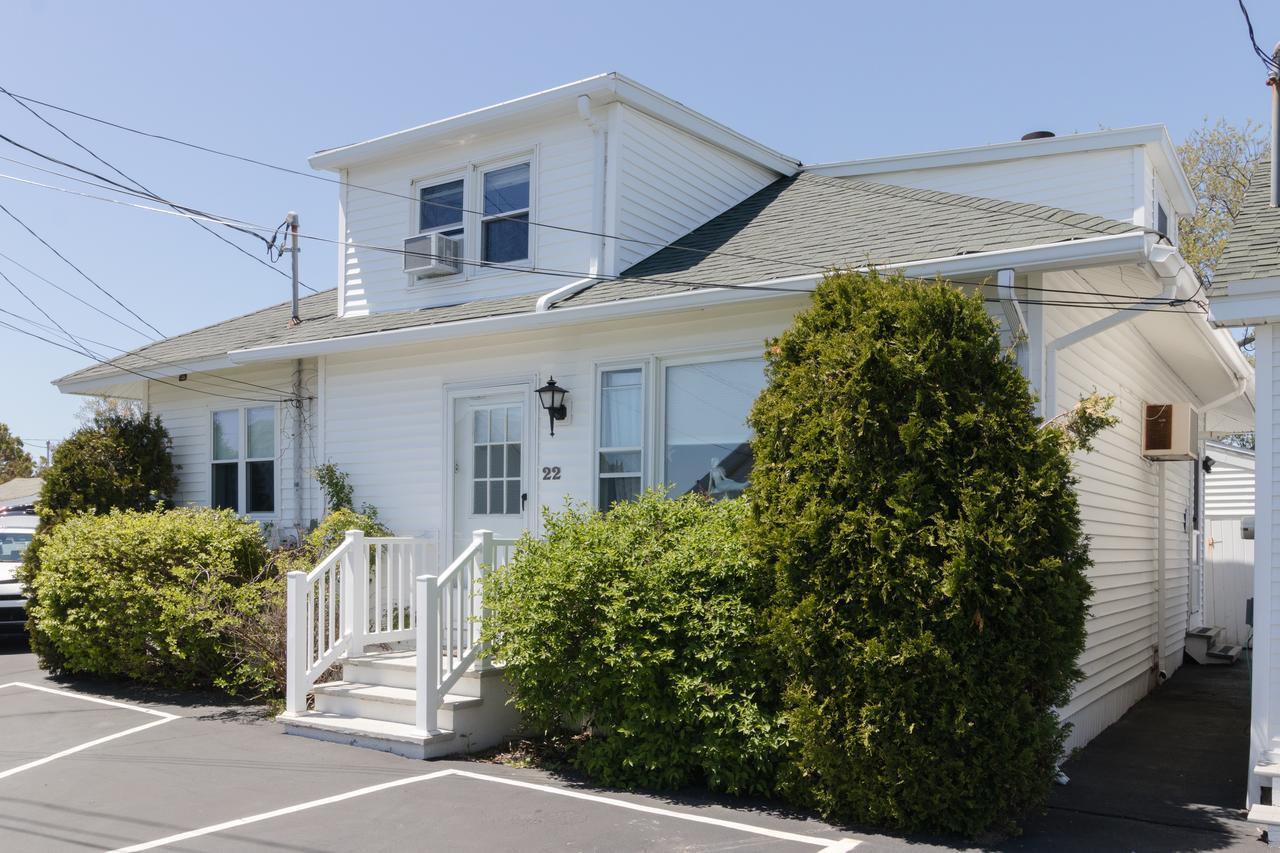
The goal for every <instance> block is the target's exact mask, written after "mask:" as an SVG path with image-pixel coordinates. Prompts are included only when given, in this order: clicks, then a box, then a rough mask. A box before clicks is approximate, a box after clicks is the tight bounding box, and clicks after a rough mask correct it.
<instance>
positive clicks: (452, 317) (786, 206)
mask: <svg viewBox="0 0 1280 853" xmlns="http://www.w3.org/2000/svg"><path fill="white" fill-rule="evenodd" d="M1134 229H1135V226H1134V225H1133V224H1132V223H1127V222H1119V221H1116V220H1112V219H1106V218H1104V217H1100V216H1092V215H1089V214H1083V213H1078V212H1075V211H1070V210H1063V209H1061V208H1054V207H1044V206H1041V205H1035V204H1024V203H1018V202H1010V201H1000V200H997V199H988V198H978V197H975V196H962V195H955V194H953V193H945V192H937V191H934V190H923V189H913V188H908V187H899V186H893V185H889V184H875V183H869V182H865V181H855V180H850V179H847V178H831V177H825V176H821V175H814V174H809V173H801V174H799V175H796V176H793V177H789V178H781V179H779V180H777V181H775V182H774V183H772V184H770V185H769V186H767V187H765V188H764V189H762V190H760V191H759V192H757V193H756V194H755V195H753V196H751V197H750V198H748V199H746V200H745V201H743V202H741V203H739V204H737V205H735V206H734V207H732V208H730V209H729V210H727V211H725V212H724V213H722V214H720V215H719V216H717V217H715V218H714V219H712V220H710V221H709V222H707V223H705V224H704V225H702V226H700V227H698V228H696V229H694V230H693V231H692V232H690V233H689V234H687V235H686V236H684V237H682V238H681V239H680V240H678V241H676V242H675V243H674V244H672V245H670V246H668V247H666V248H664V249H661V250H659V251H658V252H656V253H654V254H653V255H651V256H649V257H648V258H646V259H644V260H642V261H640V262H639V263H637V264H635V265H634V266H632V267H631V268H630V269H628V270H627V271H626V272H624V273H623V274H622V276H621V277H620V278H619V279H617V280H614V281H607V282H602V283H599V284H596V285H594V286H592V287H589V288H587V289H585V290H583V291H580V292H579V293H576V294H574V295H573V296H571V297H569V298H567V299H565V300H563V301H562V302H560V303H558V306H585V305H593V304H600V303H605V302H614V301H619V300H625V299H635V298H640V297H645V296H656V295H660V294H668V293H679V292H682V291H689V290H695V289H699V288H703V287H707V286H721V285H732V284H749V283H754V282H763V281H768V280H770V279H778V278H788V277H794V276H800V275H805V274H808V273H815V272H822V271H824V270H830V269H835V268H841V267H858V266H865V265H872V264H879V265H884V264H889V263H905V262H908V261H919V260H926V259H929V258H939V257H949V256H953V255H959V254H966V253H972V252H988V251H996V250H1000V249H1012V248H1018V247H1022V246H1031V245H1038V244H1044V243H1055V242H1061V241H1066V240H1073V239H1080V238H1084V237H1097V236H1101V235H1109V234H1123V233H1127V232H1131V231H1133V230H1134ZM560 283H561V281H560V280H559V279H553V280H550V281H549V282H548V286H547V288H546V289H547V290H551V289H552V288H554V287H556V286H558V285H559V284H560ZM536 302H537V295H536V294H535V295H523V296H513V297H506V298H502V299H486V300H479V301H473V302H466V303H462V304H459V305H452V306H445V307H436V308H424V309H417V310H409V311H392V312H384V313H376V314H370V315H368V316H360V317H338V316H337V314H336V311H335V307H336V298H335V294H334V291H333V290H328V291H325V292H323V293H319V294H316V295H314V296H309V297H307V298H306V299H303V300H302V302H301V304H300V313H301V315H302V319H303V322H302V323H301V324H300V325H298V326H296V327H290V326H289V325H288V319H289V304H288V303H282V304H280V305H274V306H272V307H270V308H265V309H263V310H261V311H257V312H254V313H252V314H246V315H244V316H243V317H237V318H235V319H233V320H227V321H224V322H221V323H216V324H214V325H212V326H208V327H205V328H203V329H198V330H196V331H194V332H188V333H186V334H183V335H177V336H175V337H172V338H167V339H166V340H163V341H160V342H158V343H155V344H151V345H149V346H146V347H143V348H142V349H139V350H136V351H134V352H132V353H130V354H128V355H125V356H121V357H119V358H118V359H115V361H116V362H117V363H118V364H120V365H122V366H124V367H128V368H130V369H133V370H137V371H142V372H147V371H149V370H156V369H157V368H158V367H159V366H160V365H162V364H165V365H174V366H177V365H182V364H192V363H198V362H207V361H210V360H215V359H220V358H222V357H224V356H225V355H226V354H227V353H228V352H231V351H233V350H239V349H249V348H254V347H263V346H270V345H276V344H285V343H302V342H309V341H319V340H328V339H332V338H340V337H347V336H352V335H361V334H367V333H370V332H381V331H390V330H394V329H403V328H411V327H416V326H429V325H435V324H439V323H451V322H457V321H461V320H474V319H479V318H484V317H497V316H503V315H509V314H520V313H527V312H531V311H533V310H534V306H535V304H536ZM120 372H121V371H120V370H119V369H118V368H117V367H113V366H111V365H95V366H92V367H88V368H85V369H84V370H81V371H78V372H76V373H73V374H71V375H69V376H66V377H63V378H62V379H60V380H58V383H57V384H64V383H70V382H76V381H80V380H91V379H102V378H106V377H110V376H114V375H117V374H119V373H120Z"/></svg>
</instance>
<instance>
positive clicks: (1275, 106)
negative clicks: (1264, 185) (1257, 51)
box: [1267, 43, 1280, 207]
mask: <svg viewBox="0 0 1280 853" xmlns="http://www.w3.org/2000/svg"><path fill="white" fill-rule="evenodd" d="M1271 59H1272V68H1273V70H1272V72H1271V73H1270V74H1268V75H1267V85H1268V86H1270V87H1271V206H1272V207H1280V156H1277V155H1280V71H1276V70H1274V69H1275V68H1277V67H1280V43H1278V44H1276V47H1275V50H1273V51H1271Z"/></svg>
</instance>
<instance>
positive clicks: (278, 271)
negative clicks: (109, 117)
mask: <svg viewBox="0 0 1280 853" xmlns="http://www.w3.org/2000/svg"><path fill="white" fill-rule="evenodd" d="M0 92H3V93H4V94H6V95H8V96H9V97H10V98H11V99H12V100H13V102H14V103H15V104H17V105H18V106H20V107H22V108H23V109H24V110H26V111H27V112H29V113H31V114H32V115H33V116H35V117H36V118H37V119H39V120H40V121H41V122H43V123H44V124H45V125H47V126H48V127H50V128H52V129H53V130H54V131H55V132H56V133H57V134H58V135H60V136H62V138H64V139H66V140H67V141H68V142H70V143H71V144H72V145H74V146H76V147H77V148H79V149H80V150H81V151H83V152H85V153H86V154H88V155H89V156H90V157H92V158H93V159H95V160H97V161H98V162H99V163H101V164H102V165H104V166H106V167H107V168H108V169H110V170H111V171H113V172H115V173H116V174H117V175H119V176H120V177H122V178H124V179H125V180H126V181H128V182H129V183H131V184H133V185H134V186H135V187H137V188H138V189H140V190H142V191H143V192H145V193H147V194H148V195H151V196H153V197H155V198H157V199H158V198H159V196H157V195H156V194H155V193H154V192H152V191H151V190H150V189H148V188H147V187H146V186H144V185H143V184H142V182H141V181H139V180H137V179H136V178H134V177H131V176H130V175H128V174H126V173H125V172H124V171H123V170H122V169H120V168H119V167H118V166H115V165H113V164H112V163H109V162H108V161H107V160H106V159H104V158H103V157H101V156H99V155H98V154H97V153H96V152H95V151H94V150H93V149H91V148H89V147H88V146H87V145H85V144H83V143H82V142H80V141H79V140H77V139H76V138H74V137H73V136H71V135H70V134H69V133H67V132H66V131H65V130H63V129H62V128H60V127H58V126H57V125H56V124H54V123H53V122H51V121H49V119H47V118H45V117H44V116H43V115H42V114H41V113H40V112H39V111H38V110H36V109H35V108H34V107H32V106H31V105H30V104H28V103H26V102H25V101H23V100H22V99H21V98H18V97H15V96H14V94H13V93H12V92H10V91H9V90H8V89H6V88H5V87H3V86H0ZM190 221H191V224H192V225H195V226H196V227H197V228H199V229H201V230H202V231H204V232H205V233H207V234H209V235H210V236H212V237H214V238H215V239H218V240H221V241H222V242H223V243H226V244H227V245H228V246H230V247H231V248H233V249H235V250H236V251H237V252H240V253H241V254H243V255H245V256H246V257H249V258H252V259H253V260H255V261H257V262H258V263H260V264H262V265H263V266H265V267H266V268H267V269H269V270H271V271H272V272H274V273H276V274H278V275H282V276H284V277H285V278H289V277H290V275H289V273H287V272H285V271H284V270H282V269H280V268H279V267H277V266H275V265H273V264H272V263H271V262H270V261H268V260H266V259H265V258H261V257H259V256H257V255H255V254H253V253H252V252H250V251H249V250H248V249H246V248H244V247H243V246H241V245H239V244H237V243H234V242H232V241H231V240H229V239H227V237H226V236H224V235H222V234H219V233H218V232H217V231H214V230H213V229H212V228H210V227H209V226H208V225H206V224H204V223H203V222H200V221H198V220H195V219H192V220H190ZM298 284H300V285H301V286H302V287H305V288H307V290H310V291H311V292H312V293H316V292H317V291H316V290H315V288H313V287H311V286H310V285H307V284H305V283H304V282H301V281H300V282H298Z"/></svg>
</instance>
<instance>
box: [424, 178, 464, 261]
mask: <svg viewBox="0 0 1280 853" xmlns="http://www.w3.org/2000/svg"><path fill="white" fill-rule="evenodd" d="M464 186H465V182H464V180H463V179H462V178H455V179H454V180H451V181H443V182H441V183H438V184H431V185H429V186H422V187H419V189H418V233H419V234H443V235H444V236H446V237H449V238H450V239H452V240H453V241H454V242H455V243H457V244H458V255H459V256H462V255H463V254H464V252H463V249H464V248H465V226H464V220H463V210H464V208H465V207H466V205H465V204H464V203H463V201H464V198H465V195H464V193H463V189H464Z"/></svg>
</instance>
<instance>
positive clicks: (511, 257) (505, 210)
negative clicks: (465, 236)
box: [480, 163, 529, 264]
mask: <svg viewBox="0 0 1280 853" xmlns="http://www.w3.org/2000/svg"><path fill="white" fill-rule="evenodd" d="M482 180H483V181H484V215H483V217H482V218H481V220H480V246H481V252H480V258H481V260H483V261H486V262H488V263H493V264H507V263H512V262H515V261H526V260H528V259H529V164H528V163H519V164H517V165H515V166H505V167H503V168H501V169H492V170H490V171H488V172H484V173H483V175H482Z"/></svg>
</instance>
